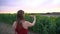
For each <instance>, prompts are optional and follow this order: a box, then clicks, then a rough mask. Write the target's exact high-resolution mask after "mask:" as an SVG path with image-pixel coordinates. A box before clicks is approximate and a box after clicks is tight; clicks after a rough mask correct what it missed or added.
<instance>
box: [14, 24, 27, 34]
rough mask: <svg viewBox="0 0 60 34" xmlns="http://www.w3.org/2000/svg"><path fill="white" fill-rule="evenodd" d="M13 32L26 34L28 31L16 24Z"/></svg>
mask: <svg viewBox="0 0 60 34" xmlns="http://www.w3.org/2000/svg"><path fill="white" fill-rule="evenodd" d="M15 31H16V32H17V34H28V29H25V28H23V26H22V25H19V24H17V26H16V29H15Z"/></svg>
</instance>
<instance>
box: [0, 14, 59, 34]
mask: <svg viewBox="0 0 60 34" xmlns="http://www.w3.org/2000/svg"><path fill="white" fill-rule="evenodd" d="M35 15H36V18H37V20H36V24H35V26H33V27H31V28H29V30H31V31H34V32H36V33H39V34H60V17H52V16H51V17H48V16H40V14H35ZM25 19H26V20H27V21H29V22H31V23H32V22H33V18H31V17H30V14H25ZM15 20H16V14H0V22H4V23H7V24H10V25H12V24H13V22H14V21H15Z"/></svg>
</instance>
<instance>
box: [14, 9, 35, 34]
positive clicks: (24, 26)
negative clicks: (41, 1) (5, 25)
mask: <svg viewBox="0 0 60 34" xmlns="http://www.w3.org/2000/svg"><path fill="white" fill-rule="evenodd" d="M31 17H33V18H34V21H33V22H32V23H30V22H29V21H25V19H24V11H23V10H19V11H18V12H17V19H16V21H15V22H14V23H13V28H14V30H15V34H28V27H32V26H34V25H35V22H36V17H35V16H31Z"/></svg>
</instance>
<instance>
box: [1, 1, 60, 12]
mask: <svg viewBox="0 0 60 34" xmlns="http://www.w3.org/2000/svg"><path fill="white" fill-rule="evenodd" d="M20 9H21V10H24V11H25V13H46V12H60V0H0V13H16V12H17V11H18V10H20Z"/></svg>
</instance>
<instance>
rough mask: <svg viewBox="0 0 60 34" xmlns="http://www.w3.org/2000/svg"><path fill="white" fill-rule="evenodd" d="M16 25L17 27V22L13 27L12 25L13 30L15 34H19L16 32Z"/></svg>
mask: <svg viewBox="0 0 60 34" xmlns="http://www.w3.org/2000/svg"><path fill="white" fill-rule="evenodd" d="M16 25H17V23H16V21H15V22H14V23H13V25H12V28H13V31H14V34H17V32H16V31H15V28H16Z"/></svg>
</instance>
